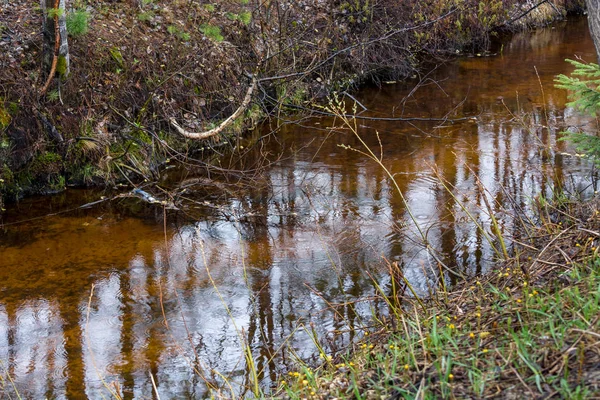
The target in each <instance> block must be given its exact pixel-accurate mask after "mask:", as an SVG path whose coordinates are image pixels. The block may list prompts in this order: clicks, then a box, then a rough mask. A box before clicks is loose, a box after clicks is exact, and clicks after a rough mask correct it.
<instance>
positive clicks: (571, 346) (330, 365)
mask: <svg viewBox="0 0 600 400" xmlns="http://www.w3.org/2000/svg"><path fill="white" fill-rule="evenodd" d="M538 215H539V221H538V223H537V224H535V225H530V226H523V227H522V228H523V231H522V237H521V238H519V239H518V240H517V241H515V243H516V246H515V256H513V257H510V258H508V259H506V260H504V261H501V262H499V263H498V265H497V267H496V269H494V270H493V271H490V272H489V273H487V274H485V275H483V276H480V277H479V278H477V279H474V280H470V281H463V283H462V284H459V285H458V286H457V287H453V288H452V289H451V290H445V289H444V288H443V287H442V288H441V289H440V290H439V291H438V292H437V293H436V294H435V295H434V297H432V298H430V299H428V300H418V299H415V298H414V297H413V296H411V295H410V290H409V289H410V288H409V287H407V284H406V283H405V281H404V280H403V279H402V275H401V271H391V272H392V275H393V276H395V277H396V281H395V285H396V286H395V287H396V288H397V291H396V296H386V297H383V296H382V299H384V300H385V301H386V302H387V304H388V306H389V307H390V309H391V310H392V312H391V313H390V317H389V318H388V319H387V320H381V321H377V322H378V328H374V329H372V330H371V331H368V332H365V333H364V335H363V337H362V340H359V341H356V343H355V344H354V345H353V348H352V349H351V350H350V351H349V352H348V353H347V354H344V355H337V356H335V357H330V356H326V355H324V354H323V355H322V357H321V358H322V364H321V365H320V366H319V367H316V368H314V367H311V366H308V365H305V366H303V367H302V368H300V369H298V370H297V371H295V372H291V373H289V375H288V376H285V377H283V380H282V381H281V382H280V384H279V387H278V389H277V390H278V394H277V396H278V397H286V398H293V399H299V398H307V399H334V398H340V399H341V398H356V399H382V398H386V399H401V398H404V399H438V398H457V399H483V398H502V399H522V398H530V399H551V398H555V399H598V398H600V199H598V198H596V199H593V200H591V201H586V202H583V203H582V202H580V201H574V202H571V201H566V200H564V199H563V200H562V201H560V202H555V203H554V204H553V205H550V204H548V203H543V204H540V205H539V209H538Z"/></svg>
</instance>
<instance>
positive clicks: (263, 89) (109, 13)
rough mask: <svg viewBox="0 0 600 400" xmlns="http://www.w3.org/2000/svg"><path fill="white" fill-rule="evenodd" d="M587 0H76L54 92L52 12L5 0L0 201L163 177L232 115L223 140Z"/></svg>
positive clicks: (479, 46)
mask: <svg viewBox="0 0 600 400" xmlns="http://www.w3.org/2000/svg"><path fill="white" fill-rule="evenodd" d="M582 4H583V1H580V0H555V1H552V2H541V3H539V4H538V2H534V1H526V2H522V1H516V0H511V1H496V0H488V1H483V2H454V1H434V2H418V1H403V2H397V1H392V0H383V1H378V2H368V1H366V2H363V1H356V2H354V1H352V2H346V1H338V0H301V1H285V0H273V1H267V2H261V1H254V0H252V1H251V0H239V1H226V0H219V1H215V2H213V3H206V2H200V1H194V0H192V1H189V0H174V1H171V0H123V1H105V0H87V1H84V0H73V1H71V2H69V3H68V5H67V10H65V11H64V13H66V14H65V15H66V19H67V28H68V30H69V32H70V33H69V37H68V40H69V49H70V73H69V75H68V76H61V75H60V74H58V75H57V76H56V77H54V79H53V80H51V81H50V83H51V85H50V87H49V89H48V91H47V92H46V93H44V94H43V95H42V94H41V89H42V87H43V86H44V83H45V82H46V81H48V76H47V75H48V72H49V71H46V70H45V69H44V67H43V66H42V65H43V63H42V53H43V38H44V35H43V33H42V19H43V16H42V11H41V10H40V8H39V7H38V6H34V5H32V3H31V2H29V1H24V0H16V1H13V2H10V3H6V2H3V3H2V4H0V50H1V51H0V65H1V66H2V68H0V210H1V209H2V206H3V202H4V201H6V200H8V201H11V200H16V199H19V198H21V197H22V196H24V195H27V194H32V193H49V192H50V193H51V192H56V191H60V190H64V188H65V187H66V186H67V185H73V186H91V185H112V184H114V183H115V182H125V183H127V184H135V183H136V182H144V181H145V182H148V181H150V182H151V181H154V180H156V178H157V176H158V173H159V171H160V170H161V168H162V166H164V165H165V163H166V161H172V162H183V161H189V160H190V158H194V159H198V160H202V159H203V155H202V151H203V150H204V149H205V147H207V146H206V145H205V144H204V143H203V142H204V141H202V140H192V139H187V138H185V137H183V136H182V135H181V132H186V131H187V132H198V131H200V132H205V131H207V130H208V131H210V130H211V129H213V128H215V127H216V126H220V124H221V123H222V122H223V121H226V123H225V124H224V125H225V126H223V129H219V130H218V134H216V135H214V137H212V138H210V141H211V143H218V142H223V138H224V137H227V136H229V137H231V136H236V135H241V134H242V133H243V132H244V131H245V130H247V129H248V128H251V127H252V126H254V125H256V124H257V123H258V122H259V121H261V120H264V119H265V118H268V117H269V116H271V115H279V114H281V113H282V112H283V113H289V112H298V111H300V112H307V109H310V108H311V104H314V103H315V102H319V99H321V98H323V97H325V96H327V95H328V94H329V93H331V92H333V91H339V90H347V89H348V88H354V87H356V86H357V85H360V84H361V83H362V82H366V81H377V80H378V79H389V78H391V79H398V78H402V77H406V76H408V75H412V74H413V73H415V71H417V70H418V68H419V59H422V58H423V57H433V58H434V59H435V60H437V62H443V61H444V60H445V59H448V58H450V57H454V56H455V55H456V54H457V53H459V54H463V53H474V52H478V51H482V50H485V49H486V48H487V46H488V45H489V43H490V40H492V39H493V37H494V36H495V35H497V34H498V33H499V32H503V31H510V30H514V29H522V28H524V27H528V26H539V25H543V24H547V23H549V22H551V21H553V20H555V19H557V18H562V17H564V15H566V13H567V12H574V11H581V9H582V8H581V6H582ZM59 72H60V71H59ZM246 99H247V100H248V101H246ZM237 110H239V111H238V112H237V114H236V111H237ZM231 115H235V116H237V118H232V119H229V120H228V119H227V118H228V117H229V116H231ZM178 126H179V127H180V128H178ZM203 165H206V163H203ZM0 212H1V211H0Z"/></svg>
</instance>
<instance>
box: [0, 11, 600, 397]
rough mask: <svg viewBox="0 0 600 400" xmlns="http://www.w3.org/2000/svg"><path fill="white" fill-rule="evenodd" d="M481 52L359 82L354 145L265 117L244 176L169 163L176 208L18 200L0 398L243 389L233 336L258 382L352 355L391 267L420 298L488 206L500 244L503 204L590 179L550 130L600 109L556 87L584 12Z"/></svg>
mask: <svg viewBox="0 0 600 400" xmlns="http://www.w3.org/2000/svg"><path fill="white" fill-rule="evenodd" d="M493 52H494V53H495V54H494V55H490V56H487V55H481V56H477V55H474V56H464V57H459V58H457V59H455V60H452V61H450V62H448V63H445V64H443V65H441V66H439V67H437V68H435V69H433V70H432V71H430V72H429V73H427V74H424V75H423V76H420V77H415V78H414V79H411V80H408V81H406V82H398V83H391V82H387V83H386V82H384V83H382V84H381V86H380V87H370V88H364V89H362V90H360V91H359V92H358V93H356V94H353V97H354V98H355V99H356V100H358V102H360V105H357V112H359V113H360V114H359V119H357V128H358V130H357V133H358V135H360V138H361V140H362V141H361V140H359V138H358V137H357V136H356V135H354V134H353V133H352V132H351V131H349V130H332V129H331V127H332V126H333V125H338V126H339V120H334V119H333V118H331V117H326V116H323V117H321V118H310V119H298V120H296V121H295V123H289V124H283V125H282V126H281V127H280V129H278V130H277V131H276V132H275V133H273V134H269V135H266V134H267V133H269V131H270V129H271V128H273V125H275V124H277V121H274V122H271V123H270V124H266V125H265V126H264V127H262V128H260V129H256V130H255V131H254V132H252V133H251V135H250V137H249V138H247V139H245V140H244V141H243V142H241V143H242V144H243V145H244V146H245V147H246V148H249V150H247V151H243V152H242V153H245V156H244V157H245V158H244V160H245V161H244V162H245V163H246V164H247V165H249V166H256V165H258V164H260V168H257V169H256V171H258V172H256V173H255V174H254V175H253V174H251V173H248V175H247V176H244V177H242V178H239V180H238V181H235V180H232V179H231V178H228V179H223V180H222V181H221V182H217V183H216V184H212V185H207V184H203V182H206V180H205V179H204V180H203V179H201V178H198V176H197V175H194V173H193V172H189V171H185V170H184V171H182V168H181V167H179V168H171V169H168V170H166V171H165V173H164V177H163V178H162V179H163V181H162V184H163V186H164V187H169V185H179V187H180V188H181V187H184V186H186V185H187V186H186V191H185V192H184V193H180V194H179V196H178V198H177V201H178V203H177V204H178V206H179V208H180V210H171V209H166V208H163V207H162V206H161V205H160V204H147V203H144V202H142V201H140V200H137V199H131V198H118V199H114V200H112V201H105V202H101V203H98V204H97V205H95V206H91V207H88V208H80V207H79V206H80V205H82V204H86V203H90V202H94V201H97V200H99V199H100V196H102V195H103V193H100V192H98V191H97V190H83V189H70V190H68V191H67V192H65V193H62V194H59V195H54V196H47V197H35V198H29V199H26V200H23V201H21V202H20V203H17V204H13V205H10V206H9V207H8V210H7V211H6V212H5V213H3V214H2V215H1V216H0V377H2V378H3V380H2V381H1V382H2V383H1V384H0V393H3V392H2V390H3V391H4V395H3V396H0V397H3V398H5V397H6V398H9V397H8V396H9V395H10V396H12V397H10V398H16V393H17V392H18V393H19V394H20V396H21V397H22V398H32V399H33V398H35V399H42V398H49V399H50V398H51V399H81V398H90V399H97V398H102V397H103V396H104V397H106V398H111V397H115V396H114V394H111V392H113V393H117V394H118V395H119V396H121V397H122V398H124V399H147V398H155V397H153V396H155V395H154V394H153V393H154V389H153V386H156V391H157V392H158V394H159V395H160V398H161V399H163V400H164V399H171V398H178V399H181V398H202V397H205V396H208V395H209V393H210V392H209V388H214V387H219V388H221V389H220V390H221V392H220V393H221V394H222V395H223V396H230V393H231V392H230V390H232V391H233V392H234V393H235V395H236V396H238V395H244V394H249V393H250V392H247V391H245V389H244V388H245V387H250V386H251V385H252V373H251V368H249V366H248V364H249V363H248V362H247V359H246V353H245V350H244V349H245V348H247V349H249V352H251V354H252V356H253V360H254V364H255V367H256V370H257V371H258V376H259V379H260V382H261V384H262V386H263V388H265V390H266V391H268V390H269V388H270V387H273V386H274V385H276V384H277V379H278V378H277V377H278V375H279V374H281V373H285V372H286V371H288V369H289V368H293V367H294V366H295V365H297V364H296V358H298V357H299V358H301V359H303V360H306V361H308V362H313V363H318V362H319V357H318V355H319V351H318V349H317V347H316V346H315V343H314V340H315V337H316V338H318V340H319V341H320V343H321V345H322V346H323V347H324V349H325V351H327V352H328V353H329V352H334V351H344V350H345V349H347V348H348V346H349V344H351V343H353V342H355V341H356V340H357V339H359V338H360V337H362V335H363V332H364V330H365V329H368V328H369V326H370V324H372V317H373V314H376V315H377V316H378V317H379V318H385V315H386V309H385V306H384V304H383V302H381V301H378V300H377V297H379V295H380V290H383V291H385V293H386V294H389V290H390V273H389V266H390V265H393V266H397V267H398V268H401V269H402V271H403V274H404V276H405V277H406V279H407V280H408V282H410V284H411V285H412V287H413V288H414V290H415V292H416V293H417V294H418V295H427V294H428V293H430V292H432V291H435V289H436V287H437V286H438V285H439V284H440V282H441V281H442V280H443V282H444V283H445V284H447V285H451V284H453V283H456V282H457V281H459V280H460V279H463V278H464V277H470V276H473V275H475V274H478V273H481V272H484V271H487V270H488V269H489V268H491V266H492V265H493V262H494V260H495V258H496V257H497V249H498V242H497V240H494V239H492V240H488V239H486V235H484V234H482V230H481V229H479V228H478V226H481V227H483V230H484V231H486V232H492V219H491V218H490V213H491V214H492V215H494V216H495V217H496V218H497V219H498V221H499V223H500V227H501V229H502V232H503V233H505V234H506V235H507V237H509V236H510V234H511V233H513V232H514V229H515V223H514V220H513V216H514V214H515V212H519V213H521V214H520V215H524V216H527V217H528V218H531V219H535V213H534V211H533V208H532V204H533V203H534V202H535V201H536V199H538V200H539V199H552V198H553V196H555V194H556V193H557V192H558V189H562V190H563V191H564V192H566V193H569V194H574V195H578V196H581V197H584V198H585V197H590V196H591V195H593V194H594V192H595V191H597V190H598V186H599V185H598V183H597V181H596V179H595V176H594V173H593V165H592V163H591V162H589V161H588V160H586V159H583V158H581V157H579V156H577V155H575V151H574V150H573V149H572V148H571V147H570V146H569V145H568V144H567V143H565V142H563V141H559V140H558V139H559V137H560V135H559V132H560V131H561V130H565V129H584V130H586V129H588V130H592V129H595V121H594V120H592V119H589V118H585V117H583V116H581V115H579V114H578V113H577V112H575V111H574V110H573V109H572V108H568V107H565V103H566V101H567V98H566V93H565V91H563V90H559V89H556V88H554V84H553V80H554V77H555V76H556V75H557V74H560V73H569V72H570V71H571V70H572V67H571V66H570V65H569V64H567V63H565V62H564V60H565V59H566V58H576V57H581V58H583V59H584V60H587V61H594V57H595V52H594V46H593V43H592V41H591V39H590V37H589V34H588V28H587V21H586V20H585V19H573V20H571V21H569V22H567V23H561V24H557V25H555V26H552V27H548V28H545V29H539V30H536V31H534V32H527V33H522V34H516V35H514V36H512V37H511V38H510V39H508V40H507V41H506V42H504V44H503V45H502V46H499V47H498V48H497V49H495V50H494V51H493ZM344 100H345V101H346V103H347V105H348V106H349V107H350V106H351V105H352V104H353V103H354V100H353V99H352V98H351V97H349V96H346V97H344ZM363 107H364V110H363ZM415 117H417V118H420V119H422V120H408V121H407V120H404V121H402V120H399V119H401V118H404V119H407V118H415ZM259 138H261V139H259ZM341 145H343V146H341ZM364 145H366V146H368V147H369V148H371V149H372V150H373V151H374V153H375V154H376V155H377V156H378V157H379V156H380V154H383V156H382V158H381V160H382V164H383V166H385V167H386V168H387V169H388V170H389V171H390V172H391V173H392V174H393V176H394V180H395V184H397V186H398V188H399V189H400V191H401V192H402V194H403V197H401V196H400V195H399V193H398V191H397V189H396V186H395V184H394V183H393V182H392V180H391V179H390V178H389V177H388V176H387V175H386V172H385V170H384V169H383V168H382V167H381V166H380V165H378V163H377V162H375V161H373V160H371V159H369V158H368V157H366V156H365V155H364V154H363V153H364V151H365V147H364ZM217 181H218V178H217ZM186 182H187V183H186ZM153 195H154V196H156V197H157V198H160V195H161V193H155V192H153ZM407 206H408V208H407ZM490 236H493V235H492V234H491V233H490V234H489V235H487V237H490ZM423 237H426V241H427V244H428V247H426V246H424V240H423ZM509 244H510V243H509ZM441 264H443V265H444V268H441V267H440V265H441ZM224 381H226V382H227V383H224Z"/></svg>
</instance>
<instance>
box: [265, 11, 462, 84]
mask: <svg viewBox="0 0 600 400" xmlns="http://www.w3.org/2000/svg"><path fill="white" fill-rule="evenodd" d="M454 12H456V7H453V8H452V9H451V10H450V11H448V12H447V13H446V14H444V15H441V16H439V17H438V18H436V19H434V20H431V21H427V22H424V23H422V24H419V25H415V26H409V27H405V28H400V29H395V30H393V31H390V32H388V33H386V34H385V35H382V36H380V37H378V38H374V39H371V40H367V41H365V42H359V43H355V44H353V45H351V46H348V47H345V48H343V49H341V50H338V51H336V52H334V53H333V54H331V55H330V56H329V57H327V58H326V59H324V60H323V61H321V62H319V63H318V64H316V65H315V66H313V67H312V68H309V69H307V70H305V71H302V72H294V73H291V74H286V75H278V76H269V77H265V78H260V79H259V82H267V81H274V80H280V79H288V78H294V77H297V76H306V75H308V74H310V73H311V72H313V71H315V70H316V69H318V68H320V67H322V66H323V65H325V64H327V63H328V62H329V61H331V60H332V59H334V58H336V57H337V56H339V55H340V54H342V53H346V52H348V51H350V50H352V49H355V48H357V47H363V46H368V45H371V44H373V43H377V42H381V41H382V40H386V39H389V38H390V37H392V36H395V35H397V34H399V33H403V32H408V31H413V30H416V29H419V28H425V27H427V26H429V25H433V24H435V23H436V22H439V21H441V20H443V19H445V18H447V17H449V16H450V15H452V14H454Z"/></svg>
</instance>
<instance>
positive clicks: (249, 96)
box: [169, 76, 258, 140]
mask: <svg viewBox="0 0 600 400" xmlns="http://www.w3.org/2000/svg"><path fill="white" fill-rule="evenodd" d="M257 82H258V81H257V79H256V77H255V76H253V77H252V84H250V87H249V88H248V91H247V92H246V97H244V100H243V101H242V104H241V105H240V106H239V107H238V109H237V110H235V112H234V113H233V114H231V115H230V116H229V118H227V119H226V120H225V121H223V122H221V124H220V125H219V126H217V127H216V128H213V129H210V130H208V131H204V132H190V131H188V130H185V129H184V128H182V127H181V125H179V124H178V123H177V120H176V119H175V118H173V117H171V118H169V122H171V125H172V126H173V127H174V128H175V129H176V130H177V132H179V133H180V134H181V135H183V136H185V137H186V138H189V139H195V140H202V139H208V138H210V137H212V136H215V135H217V134H219V133H220V132H221V131H223V130H224V129H225V128H227V127H228V126H229V125H231V123H232V122H233V121H235V120H236V119H238V118H239V116H240V115H242V114H243V113H244V111H246V109H247V108H248V106H249V105H250V101H252V93H253V92H254V89H255V88H256V85H257Z"/></svg>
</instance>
